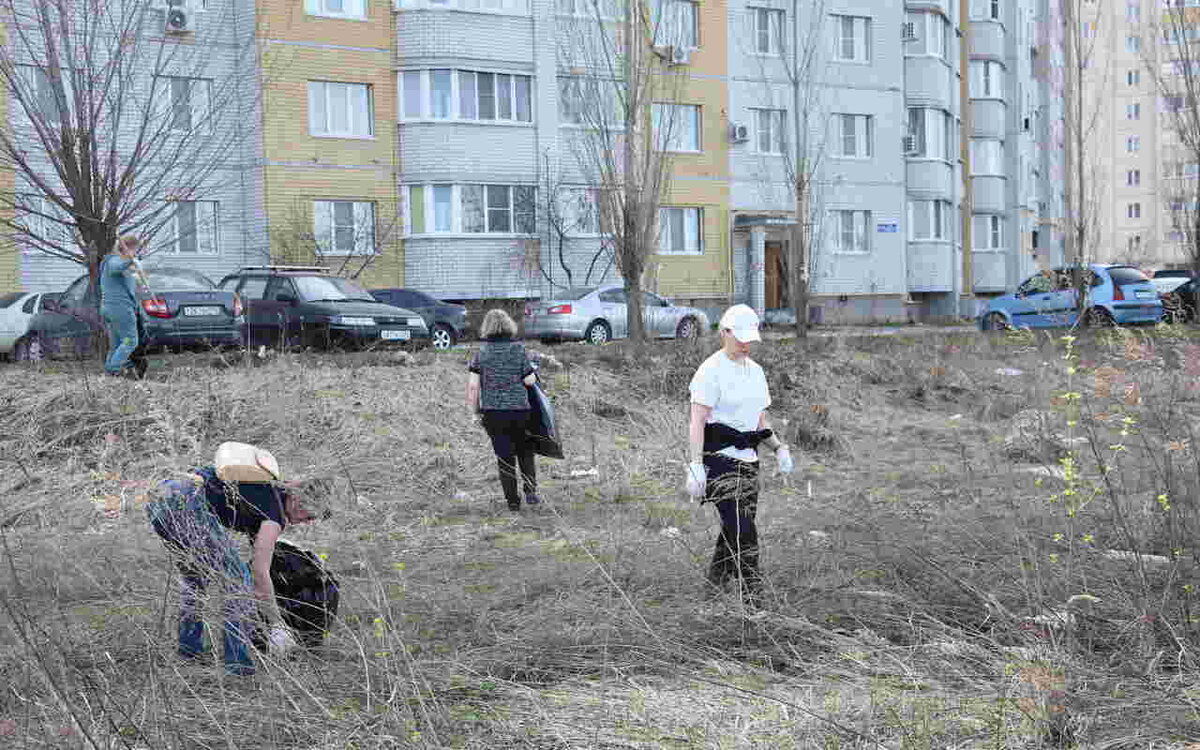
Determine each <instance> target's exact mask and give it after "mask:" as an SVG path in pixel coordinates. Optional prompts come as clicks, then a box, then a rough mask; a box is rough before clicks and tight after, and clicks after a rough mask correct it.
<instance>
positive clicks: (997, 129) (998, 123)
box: [971, 99, 1008, 139]
mask: <svg viewBox="0 0 1200 750" xmlns="http://www.w3.org/2000/svg"><path fill="white" fill-rule="evenodd" d="M1007 120H1008V106H1007V105H1006V104H1005V103H1004V102H1003V101H1001V100H999V99H972V100H971V137H972V138H1001V139H1002V138H1004V133H1005V130H1006V129H1007V127H1006V123H1007Z"/></svg>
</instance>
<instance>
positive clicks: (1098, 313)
mask: <svg viewBox="0 0 1200 750" xmlns="http://www.w3.org/2000/svg"><path fill="white" fill-rule="evenodd" d="M1083 324H1084V325H1085V326H1089V327H1091V328H1112V327H1113V326H1115V325H1116V324H1117V321H1116V320H1115V319H1114V318H1113V315H1112V313H1111V312H1109V311H1108V308H1105V307H1089V308H1088V310H1087V312H1085V313H1084V314H1083Z"/></svg>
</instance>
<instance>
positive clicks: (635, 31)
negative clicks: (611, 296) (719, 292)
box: [559, 0, 694, 341]
mask: <svg viewBox="0 0 1200 750" xmlns="http://www.w3.org/2000/svg"><path fill="white" fill-rule="evenodd" d="M649 1H650V2H656V3H657V4H656V6H655V7H651V6H650V5H648V0H624V4H623V5H618V4H617V3H609V2H601V0H576V2H578V3H581V4H582V5H581V7H582V8H585V9H586V10H585V12H582V13H580V14H579V17H577V18H575V19H574V23H573V24H572V23H566V22H565V20H564V24H563V26H562V27H560V31H559V39H560V49H559V62H560V66H561V67H562V68H563V69H565V72H566V75H565V76H564V78H563V79H561V84H562V87H563V97H562V99H563V101H564V103H565V104H566V105H567V106H566V111H565V112H564V113H563V114H564V117H565V118H566V119H567V120H568V121H569V122H574V123H576V124H578V126H579V128H578V131H577V135H578V138H576V139H575V141H574V143H573V144H572V145H573V149H572V150H573V151H574V153H575V155H576V161H577V163H578V166H579V168H580V170H581V172H582V174H583V176H584V178H585V179H586V181H587V182H588V183H590V184H593V185H595V186H596V190H597V199H598V202H599V216H600V222H601V227H602V230H603V232H604V233H605V234H606V235H608V236H609V237H610V238H611V247H612V254H613V258H614V260H615V262H616V266H617V269H618V270H619V272H620V274H621V276H622V278H623V280H624V284H625V294H626V305H627V313H626V317H627V319H628V325H629V336H630V338H631V339H633V340H635V341H644V340H645V338H646V332H645V321H644V319H643V311H642V281H643V278H644V276H645V273H646V269H647V264H648V260H649V257H650V255H651V254H652V253H654V252H655V251H656V249H657V248H658V244H659V243H658V214H659V208H660V206H661V204H662V200H663V197H664V195H665V194H666V191H667V188H668V186H669V183H670V177H671V151H672V150H673V149H675V148H676V138H677V137H679V134H680V133H681V131H683V130H684V128H683V127H681V119H680V118H682V117H685V116H686V115H685V114H684V113H681V112H680V111H679V106H678V102H679V93H680V91H681V90H682V88H683V86H684V81H685V78H686V67H685V66H683V65H682V64H681V63H683V62H685V61H686V55H687V54H688V51H689V50H690V46H689V45H690V42H689V40H688V38H687V37H688V29H687V28H685V26H684V24H685V19H680V18H677V17H675V16H673V14H672V9H673V6H672V4H671V3H669V2H663V1H662V0H649ZM692 20H693V21H694V19H692ZM692 29H693V30H694V27H692Z"/></svg>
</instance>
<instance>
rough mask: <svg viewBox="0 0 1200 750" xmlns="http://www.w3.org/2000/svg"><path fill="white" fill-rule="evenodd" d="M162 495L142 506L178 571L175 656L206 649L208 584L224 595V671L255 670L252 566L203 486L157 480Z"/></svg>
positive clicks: (191, 655)
mask: <svg viewBox="0 0 1200 750" xmlns="http://www.w3.org/2000/svg"><path fill="white" fill-rule="evenodd" d="M161 489H162V494H163V497H162V498H161V499H158V500H154V501H153V502H151V503H149V504H148V505H147V506H146V512H147V514H148V515H149V517H150V525H151V526H152V527H153V528H154V531H155V533H157V534H158V535H159V536H160V537H162V540H163V543H164V544H165V545H166V546H167V549H168V550H169V551H170V552H171V553H172V557H173V558H174V560H175V564H176V566H177V567H178V568H179V573H180V602H179V655H180V656H182V657H184V658H188V659H191V658H195V657H197V656H200V655H201V654H202V653H203V652H204V641H203V639H204V620H203V619H202V617H201V610H202V608H203V600H204V595H205V593H206V591H207V590H208V588H209V587H210V586H213V585H214V584H215V585H217V586H219V587H220V588H221V589H222V590H223V591H224V594H225V607H224V615H225V624H224V628H223V634H222V635H223V645H224V657H225V671H226V672H227V673H229V674H240V675H248V674H253V673H254V661H253V660H252V659H251V658H250V633H251V629H252V627H253V617H254V614H255V612H256V611H257V606H258V605H257V602H256V600H255V598H254V590H253V583H252V581H251V577H250V568H249V567H248V566H247V565H246V563H245V562H243V561H242V558H241V556H240V555H239V554H238V549H237V545H236V543H235V542H234V540H233V538H232V536H231V535H230V533H229V529H227V528H225V526H223V525H222V524H221V521H220V520H219V519H218V518H217V517H216V516H215V515H214V514H213V512H212V511H211V510H210V509H209V506H208V501H207V500H206V499H205V497H204V491H203V489H202V488H200V487H198V486H196V485H195V484H193V483H192V482H191V481H188V480H179V479H172V480H169V481H166V482H163V483H162V485H161Z"/></svg>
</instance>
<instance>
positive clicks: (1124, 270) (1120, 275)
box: [1108, 266, 1150, 286]
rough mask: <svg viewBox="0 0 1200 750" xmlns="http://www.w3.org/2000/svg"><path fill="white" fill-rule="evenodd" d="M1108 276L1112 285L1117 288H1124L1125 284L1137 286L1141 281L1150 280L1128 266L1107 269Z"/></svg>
mask: <svg viewBox="0 0 1200 750" xmlns="http://www.w3.org/2000/svg"><path fill="white" fill-rule="evenodd" d="M1108 275H1109V276H1111V277H1112V280H1113V283H1114V284H1117V285H1119V286H1124V285H1126V284H1137V283H1139V282H1142V281H1149V280H1150V277H1149V276H1147V275H1146V274H1144V273H1142V272H1141V271H1139V270H1138V269H1136V268H1132V267H1130V266H1117V267H1116V268H1110V269H1108Z"/></svg>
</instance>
